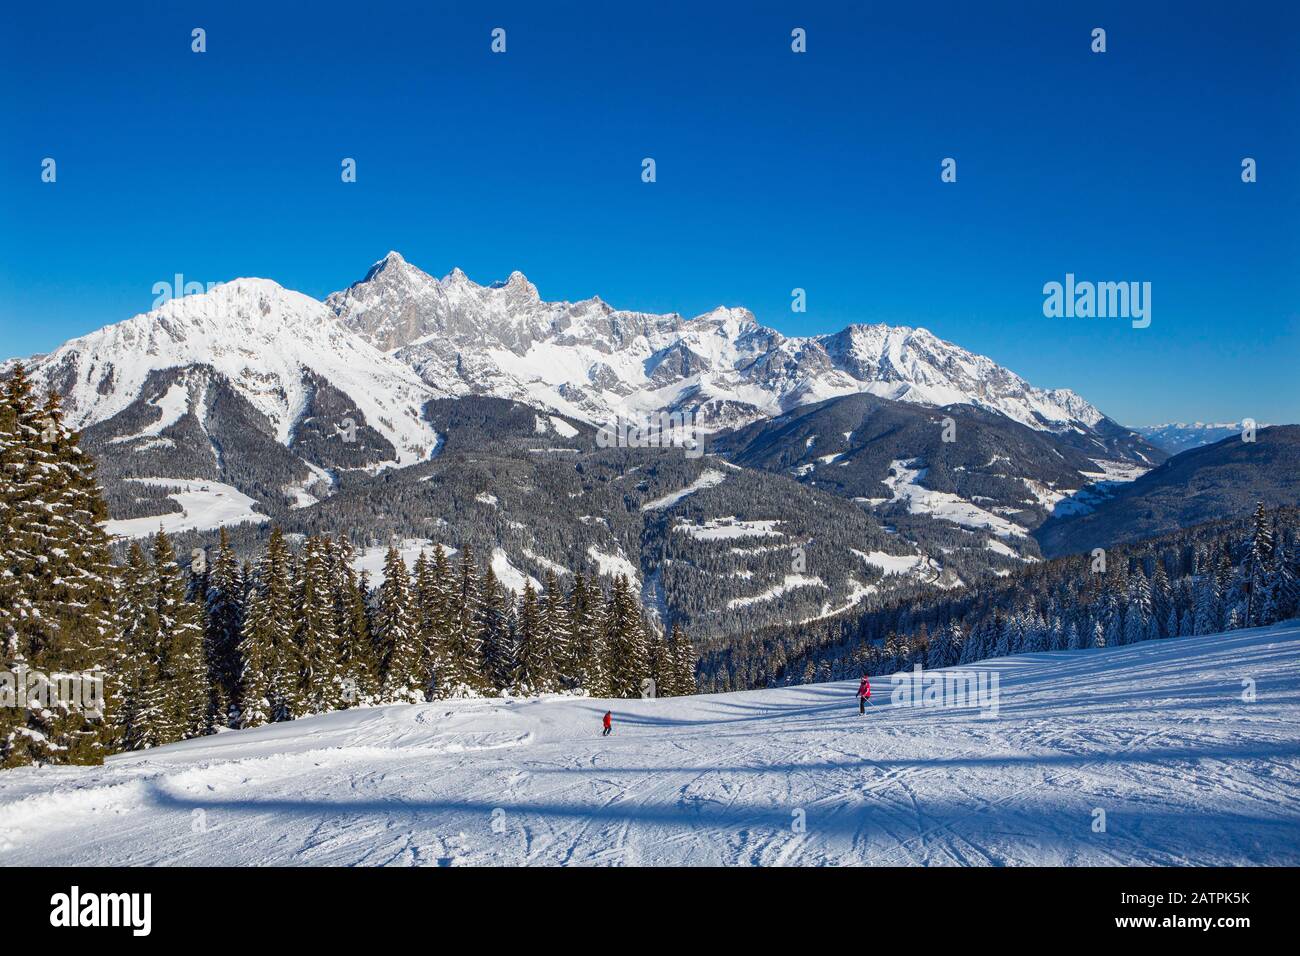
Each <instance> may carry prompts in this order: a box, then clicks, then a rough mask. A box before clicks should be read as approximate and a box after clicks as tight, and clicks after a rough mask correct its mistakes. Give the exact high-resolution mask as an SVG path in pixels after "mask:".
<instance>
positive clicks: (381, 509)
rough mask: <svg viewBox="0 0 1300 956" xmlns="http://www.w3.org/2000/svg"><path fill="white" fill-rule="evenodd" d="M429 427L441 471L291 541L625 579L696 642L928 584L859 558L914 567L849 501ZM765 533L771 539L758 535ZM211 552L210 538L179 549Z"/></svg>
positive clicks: (434, 466)
mask: <svg viewBox="0 0 1300 956" xmlns="http://www.w3.org/2000/svg"><path fill="white" fill-rule="evenodd" d="M428 414H429V420H430V422H431V423H432V424H433V426H434V427H435V428H436V429H437V431H438V432H439V434H441V435H444V436H445V439H446V440H445V443H444V444H443V445H442V446H441V448H440V450H439V453H438V455H437V456H436V457H435V458H434V459H433V460H432V461H429V462H426V463H424V464H421V465H418V466H413V467H411V468H407V469H401V470H392V471H388V472H385V473H384V474H382V475H376V476H373V477H368V478H365V479H361V478H357V479H353V480H350V481H349V482H348V483H346V484H345V486H344V487H342V488H340V489H339V490H337V491H336V492H335V493H334V494H333V495H331V496H329V497H328V498H326V499H323V500H321V501H320V502H319V503H318V504H314V505H310V506H308V507H305V508H302V509H298V510H294V511H292V512H290V513H288V514H284V515H282V516H281V517H280V519H279V524H280V525H281V527H283V529H284V530H285V532H286V533H288V534H291V535H300V534H331V535H338V534H340V533H344V532H346V533H347V534H348V536H349V537H350V538H351V540H352V541H353V542H354V544H356V545H357V547H358V548H359V549H365V550H367V553H370V554H376V555H377V554H381V553H382V548H383V547H384V546H385V545H386V544H387V543H388V542H389V541H397V542H399V543H400V542H402V541H403V540H404V539H408V538H420V539H424V540H426V541H428V542H431V543H432V542H437V543H439V544H441V545H443V546H444V547H445V548H452V547H456V548H458V547H463V546H466V545H468V546H470V547H471V548H472V549H473V552H474V553H475V554H476V555H478V556H479V557H480V558H483V559H485V560H486V558H487V556H489V555H492V556H494V557H497V556H498V552H499V553H500V555H501V556H503V557H497V560H498V561H508V562H509V564H510V565H511V566H512V567H514V568H515V569H517V571H518V572H519V573H518V575H516V576H512V578H513V580H515V581H517V582H518V583H519V584H520V586H522V581H523V578H522V575H523V574H527V575H530V576H531V577H532V578H534V579H536V580H544V579H545V577H546V575H547V572H548V571H554V572H556V573H557V574H558V575H559V579H560V583H561V586H563V587H565V588H566V589H567V588H568V587H569V586H570V585H571V583H572V578H571V575H572V574H573V573H577V572H581V573H585V574H587V575H589V576H594V577H599V578H603V579H604V581H605V583H606V584H608V583H609V580H610V578H611V577H612V576H614V575H616V574H624V575H626V576H627V577H628V578H629V579H630V580H631V582H632V583H633V584H634V586H636V587H639V588H640V590H641V596H642V601H643V604H644V605H645V606H646V608H647V610H648V611H650V612H651V613H657V614H659V615H660V618H661V619H666V618H667V617H669V616H671V618H672V619H673V620H675V621H678V622H680V623H681V624H682V625H683V626H684V627H688V628H690V629H692V631H693V633H699V634H713V635H723V634H736V633H751V632H752V631H753V630H754V629H756V628H759V627H763V626H765V625H769V624H774V623H792V622H796V621H801V620H806V619H811V618H816V617H820V616H823V615H824V614H826V613H829V611H830V610H834V609H848V608H849V607H851V606H853V605H854V604H857V603H858V601H860V600H861V599H863V598H865V597H867V596H869V595H878V596H879V597H882V598H883V597H884V596H885V595H886V593H893V592H895V591H897V590H898V589H899V588H900V587H902V586H904V585H915V584H916V582H917V581H918V580H920V578H919V576H918V577H917V578H916V579H911V578H909V579H907V580H906V581H904V580H891V581H888V582H886V581H883V580H882V573H881V571H880V570H879V569H877V568H873V567H868V566H865V565H863V564H862V563H861V562H860V560H859V559H858V558H856V557H855V555H854V554H853V550H852V549H854V548H857V549H860V550H867V551H883V552H891V553H899V554H902V553H904V550H905V549H906V548H907V547H908V545H907V544H906V543H905V542H903V541H902V540H901V538H900V536H898V535H891V534H889V533H887V532H886V531H885V530H884V529H883V528H882V527H881V525H880V523H879V522H878V521H877V520H876V519H875V518H874V517H873V516H872V515H870V514H868V513H866V512H864V511H863V509H861V508H859V507H858V506H857V505H854V504H853V503H852V502H849V501H846V500H844V499H841V498H837V497H835V496H833V495H830V494H825V493H822V492H820V491H817V490H815V489H809V488H804V487H802V486H800V485H799V484H797V483H796V482H794V481H792V480H791V479H790V478H788V477H786V476H782V475H773V474H768V473H766V472H763V471H757V470H752V469H746V468H737V467H735V466H733V465H730V464H728V463H726V462H724V461H722V460H721V459H718V458H715V457H712V456H710V455H707V454H706V455H704V456H703V457H700V458H695V459H692V458H687V457H686V456H685V455H683V454H682V452H681V450H680V449H663V448H634V449H621V448H609V449H602V448H599V447H598V445H597V443H596V441H595V439H594V432H593V429H591V427H590V426H588V425H586V424H584V423H581V422H573V423H570V422H566V421H565V420H564V419H560V418H559V417H558V416H547V417H545V418H542V417H541V416H538V415H537V414H536V412H535V411H534V409H532V408H531V407H528V406H524V405H520V404H517V403H511V402H507V401H505V400H503V399H495V398H481V397H465V398H460V399H454V400H453V399H446V400H439V401H435V402H432V403H430V405H429V406H428ZM557 420H558V421H559V422H560V423H561V424H563V425H564V426H565V428H564V429H563V430H561V429H559V428H557V427H556V426H555V421H557ZM539 421H540V422H541V423H542V424H543V425H544V427H545V431H539V430H538V423H539ZM568 432H574V433H575V434H567V433H568ZM558 449H563V450H564V451H565V453H564V454H559V453H557V450H558ZM754 528H761V529H763V532H762V533H760V534H757V535H755V534H750V533H749V531H750V529H754ZM267 532H268V528H266V527H246V528H243V529H239V530H237V531H232V538H233V542H234V546H235V548H236V549H237V550H239V551H240V552H241V554H245V555H249V554H252V553H254V552H255V551H256V550H257V549H258V548H260V547H261V546H262V545H263V544H264V539H265V536H266V534H267ZM207 541H208V543H210V541H211V536H210V535H209V536H208V539H207ZM202 543H204V541H203V540H202V536H195V538H194V539H191V538H188V537H187V538H185V539H182V540H181V541H180V542H179V544H180V545H181V546H183V547H194V546H198V545H200V544H202ZM407 553H408V555H410V556H411V557H412V559H413V555H411V553H410V552H407ZM796 565H803V567H804V568H805V570H806V571H807V572H808V573H807V577H809V578H812V577H817V578H818V579H819V581H820V586H819V587H815V588H800V589H795V590H782V591H776V590H774V585H780V584H782V583H783V582H784V581H785V580H786V578H787V576H789V575H791V574H796V573H802V572H800V571H799V569H798V567H797V566H796ZM931 576H933V575H931ZM760 597H761V600H760V599H758V598H760Z"/></svg>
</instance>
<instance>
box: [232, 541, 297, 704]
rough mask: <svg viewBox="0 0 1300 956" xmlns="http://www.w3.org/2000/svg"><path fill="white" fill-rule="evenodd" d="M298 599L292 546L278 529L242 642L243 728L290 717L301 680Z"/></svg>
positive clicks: (255, 581)
mask: <svg viewBox="0 0 1300 956" xmlns="http://www.w3.org/2000/svg"><path fill="white" fill-rule="evenodd" d="M292 600H293V582H292V579H291V578H290V554H289V546H288V545H287V544H286V543H285V540H284V532H283V531H281V530H280V529H279V528H273V529H272V530H271V537H270V539H269V540H268V541H267V546H266V551H265V552H264V553H263V554H262V557H261V558H260V559H259V560H258V562H257V571H256V572H255V574H254V575H253V576H252V583H251V585H250V588H249V594H248V598H247V600H246V603H245V608H246V610H245V614H244V631H243V634H242V635H241V636H240V640H239V657H240V675H239V679H240V690H239V698H240V704H241V712H240V726H241V727H257V726H259V725H261V724H265V723H267V722H269V721H279V720H287V719H288V714H289V707H290V696H291V695H290V690H291V688H293V687H294V685H295V684H296V681H297V666H296V662H295V661H294V659H293V608H292V603H291V602H292Z"/></svg>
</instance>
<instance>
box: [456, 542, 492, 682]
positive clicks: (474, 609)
mask: <svg viewBox="0 0 1300 956" xmlns="http://www.w3.org/2000/svg"><path fill="white" fill-rule="evenodd" d="M480 601H481V596H480V590H479V570H478V563H477V562H476V561H475V559H474V549H473V548H472V547H471V546H470V545H469V544H468V543H467V544H466V545H465V547H464V548H463V549H462V550H461V553H460V564H459V567H458V569H457V575H456V583H455V585H454V586H453V587H452V589H451V594H450V595H449V599H448V611H449V614H448V617H449V621H450V631H451V661H450V670H451V673H452V682H453V687H455V688H456V689H457V691H458V692H463V691H468V692H470V693H481V692H482V691H484V690H485V689H486V688H487V686H488V682H487V678H486V677H485V676H484V674H483V670H482V667H483V647H482V644H481V643H480V642H479V629H478V621H479V613H480V607H479V603H480Z"/></svg>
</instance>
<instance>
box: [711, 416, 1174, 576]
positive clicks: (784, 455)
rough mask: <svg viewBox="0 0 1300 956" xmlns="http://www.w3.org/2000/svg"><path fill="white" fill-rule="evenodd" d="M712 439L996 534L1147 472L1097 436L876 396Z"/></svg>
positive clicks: (1089, 500)
mask: <svg viewBox="0 0 1300 956" xmlns="http://www.w3.org/2000/svg"><path fill="white" fill-rule="evenodd" d="M709 446H710V448H711V449H713V450H715V451H716V452H717V453H718V454H721V455H724V456H726V457H727V458H728V459H729V460H730V461H733V462H735V463H736V464H739V465H744V466H746V467H752V468H763V469H765V470H767V471H773V472H778V473H782V474H787V475H790V476H792V477H794V478H796V479H797V480H798V481H800V482H801V483H803V484H805V485H808V486H811V487H816V488H820V489H822V490H823V491H829V492H832V493H833V494H836V495H840V496H842V497H845V498H849V499H851V500H853V501H855V502H857V503H859V504H860V505H862V506H863V507H865V508H870V509H872V510H873V512H875V513H876V514H878V515H880V516H881V517H884V518H892V516H893V515H894V514H895V513H896V512H897V510H898V508H899V507H902V508H904V509H905V510H906V511H907V512H908V513H910V514H915V515H925V516H929V517H931V518H934V519H935V520H937V521H943V522H948V523H951V524H956V525H958V526H961V527H965V528H970V529H981V530H985V531H988V532H991V533H992V534H993V535H995V536H996V537H997V538H1008V537H1015V538H1020V539H1024V538H1025V537H1026V535H1027V534H1028V532H1029V531H1031V530H1032V529H1034V528H1036V527H1037V526H1038V525H1039V524H1041V523H1042V522H1043V521H1044V520H1046V519H1048V518H1049V517H1051V516H1052V515H1053V514H1057V513H1058V512H1060V511H1062V510H1070V511H1085V510H1088V509H1089V508H1091V507H1093V506H1095V504H1096V503H1098V502H1100V501H1102V500H1103V499H1104V498H1105V497H1106V495H1108V494H1109V493H1111V492H1112V490H1113V487H1114V484H1115V483H1117V482H1118V481H1120V480H1121V479H1127V480H1131V479H1132V478H1133V477H1136V475H1139V474H1141V473H1142V472H1143V471H1145V470H1146V468H1145V466H1143V465H1140V464H1137V463H1132V462H1127V463H1122V466H1121V464H1117V463H1112V462H1111V460H1110V459H1109V458H1105V457H1090V454H1091V456H1100V455H1106V454H1107V453H1108V451H1109V448H1108V447H1107V446H1106V445H1105V444H1104V443H1102V442H1100V441H1098V442H1097V443H1096V444H1093V445H1092V446H1091V447H1088V448H1087V449H1086V450H1083V449H1080V448H1078V447H1076V446H1075V444H1074V443H1073V442H1072V441H1069V440H1067V439H1066V438H1065V436H1063V435H1062V434H1060V433H1057V432H1049V431H1041V430H1037V429H1033V428H1029V427H1027V426H1025V425H1022V424H1020V423H1018V422H1015V421H1011V420H1010V419H1008V418H1007V417H1006V416H1004V415H999V414H996V413H993V412H989V411H987V410H985V409H981V408H977V407H975V406H972V405H969V404H957V405H948V406H945V407H942V408H928V407H925V406H921V405H915V404H912V403H908V402H897V401H891V400H889V399H883V398H879V397H877V396H873V395H846V396H843V397H840V398H835V399H831V400H829V401H826V402H819V403H817V404H815V405H804V406H801V407H799V408H796V409H792V410H791V411H789V412H786V413H785V414H784V415H780V416H778V417H776V418H770V419H765V420H763V421H759V422H754V423H752V424H750V425H747V426H745V427H743V428H740V429H736V430H735V431H732V432H729V433H725V434H722V435H718V436H715V437H713V438H712V439H711V441H710V442H709ZM1160 454H1161V453H1159V452H1158V451H1156V450H1155V449H1151V456H1152V457H1159V456H1160ZM1103 479H1107V482H1109V483H1106V482H1103ZM1025 543H1027V542H1025ZM976 544H977V545H978V546H980V547H983V546H984V545H983V543H982V542H976ZM1031 552H1032V554H1031V556H1036V550H1035V549H1033V548H1032V546H1031Z"/></svg>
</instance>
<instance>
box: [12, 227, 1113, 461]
mask: <svg viewBox="0 0 1300 956" xmlns="http://www.w3.org/2000/svg"><path fill="white" fill-rule="evenodd" d="M29 364H30V366H31V371H32V372H33V374H34V377H35V378H36V379H37V380H38V381H39V382H41V383H42V384H44V385H46V386H48V387H52V388H56V389H58V390H59V391H60V392H61V393H62V394H63V395H64V396H65V403H66V407H67V409H68V412H69V416H70V419H71V421H72V422H73V423H74V424H76V425H77V426H80V427H86V426H89V425H93V424H96V423H100V422H105V421H107V420H109V419H111V418H113V416H115V415H118V414H119V413H121V412H123V411H124V410H125V409H127V408H128V407H130V406H131V405H132V404H133V403H136V402H139V401H145V402H146V403H152V404H154V405H156V407H157V408H158V409H159V413H160V414H161V415H162V417H163V418H166V417H167V416H168V415H172V416H176V415H177V414H179V413H183V411H184V410H182V409H181V408H180V406H181V404H182V396H181V395H180V393H179V391H177V392H174V393H168V394H164V395H162V396H157V395H149V396H146V395H144V394H143V392H144V390H145V383H146V382H147V381H148V379H149V376H150V374H151V373H155V372H160V371H163V370H168V369H175V368H187V367H193V366H207V367H209V368H211V369H212V370H213V371H214V372H215V373H216V374H217V375H219V376H221V377H223V378H224V379H226V380H227V381H228V382H229V384H230V386H231V387H232V388H233V389H234V391H235V392H236V393H238V394H239V395H240V396H241V397H242V398H244V399H245V400H247V401H248V402H249V403H250V404H251V405H252V406H253V408H254V409H256V411H257V412H258V413H259V414H260V416H261V417H262V418H263V419H264V423H265V426H266V430H267V431H268V433H269V434H272V435H274V436H275V438H276V440H277V441H279V443H280V444H282V445H284V446H286V447H288V446H291V445H292V443H293V440H294V436H295V431H296V429H297V428H298V426H299V425H300V423H301V420H302V417H303V414H304V411H305V410H306V409H307V408H308V404H309V402H308V400H309V398H310V395H311V392H312V388H313V384H312V383H313V382H324V383H326V384H327V385H329V386H330V387H332V388H333V389H335V390H337V391H338V392H340V393H342V394H343V395H344V396H346V397H347V398H348V399H350V401H351V402H352V403H353V404H355V406H356V409H357V411H359V412H360V414H361V415H362V416H363V417H364V420H365V423H366V424H367V425H369V426H370V427H372V428H374V429H375V430H376V431H377V432H378V433H380V434H381V435H382V436H383V438H384V439H385V440H386V441H387V442H388V443H389V444H391V445H392V447H393V449H394V452H393V457H392V463H393V464H396V465H404V464H408V463H410V462H412V461H415V460H417V459H419V458H421V457H427V456H428V455H429V454H430V453H431V452H432V451H433V449H434V447H435V442H436V436H434V435H433V433H432V432H431V431H430V429H429V428H428V426H427V424H426V423H425V421H424V416H423V414H422V409H423V405H424V403H425V402H427V401H428V400H429V399H432V398H438V397H454V396H461V395H470V394H474V395H489V396H495V397H500V398H507V399H511V400H515V401H522V402H525V403H528V404H531V405H534V406H543V407H546V408H548V409H551V410H554V411H557V412H560V413H562V414H564V415H568V416H570V417H573V418H576V419H579V420H582V421H587V422H591V423H602V422H605V421H609V420H611V419H613V418H615V417H616V416H637V415H644V414H647V413H650V412H658V411H682V412H689V413H691V414H693V415H695V416H697V421H698V423H700V424H701V425H702V426H703V427H706V428H709V429H718V428H725V427H734V426H737V425H742V424H746V423H748V422H752V421H756V420H760V419H763V418H766V417H770V416H774V415H779V414H781V413H783V412H785V411H787V410H789V409H791V408H794V407H797V406H800V405H804V404H808V403H812V402H819V401H823V400H825V399H828V398H832V397H836V396H840V395H848V394H855V393H863V392H865V393H869V394H872V395H877V396H881V397H884V398H889V399H894V400H901V401H905V402H912V403H918V404H921V405H929V406H941V405H947V404H951V403H969V404H972V405H975V406H978V407H981V408H984V409H987V410H989V411H993V412H996V413H998V414H1001V415H1004V416H1006V417H1007V418H1009V419H1011V420H1013V421H1016V422H1019V423H1021V424H1024V425H1027V426H1029V427H1030V428H1034V429H1037V430H1041V431H1051V432H1058V433H1067V432H1069V433H1076V434H1083V435H1087V434H1089V433H1092V432H1094V431H1096V430H1098V429H1099V428H1105V427H1109V428H1112V429H1117V428H1118V426H1114V424H1113V423H1111V422H1110V421H1109V419H1107V418H1106V417H1105V416H1104V415H1103V414H1102V413H1101V412H1100V411H1099V410H1098V409H1097V408H1096V407H1094V406H1093V405H1091V404H1090V403H1089V402H1087V401H1086V400H1084V399H1083V398H1081V397H1080V396H1079V395H1077V394H1075V393H1074V392H1072V391H1070V390H1068V389H1045V388H1038V387H1035V386H1033V385H1030V384H1029V383H1028V382H1026V381H1025V380H1024V379H1023V378H1021V377H1020V376H1018V375H1016V374H1015V373H1014V372H1011V371H1009V370H1008V369H1005V368H1003V367H1001V366H999V365H997V364H996V363H995V362H993V361H992V360H991V359H988V358H986V357H983V356H979V355H975V354H973V353H971V352H968V351H967V350H965V349H962V348H960V347H959V346H956V345H953V344H952V343H949V342H945V341H943V340H941V339H939V338H937V337H936V336H934V335H932V334H931V333H930V332H928V331H926V330H925V329H920V328H915V329H914V328H906V327H891V326H887V325H852V326H849V327H848V328H846V329H844V330H842V331H840V332H838V333H835V334H832V335H822V336H811V337H803V338H799V337H787V336H784V335H782V334H781V333H779V332H777V331H775V330H773V329H769V328H766V327H765V326H763V325H760V324H759V323H758V322H757V321H756V320H755V318H754V316H753V314H752V313H750V312H749V311H747V310H745V309H737V308H717V309H714V310H712V311H710V312H706V313H704V314H703V315H699V316H695V317H694V318H686V317H683V316H681V315H677V314H667V315H654V314H649V313H642V312H629V311H624V310H620V309H616V308H614V307H612V306H610V305H608V304H606V303H605V302H603V301H601V300H600V299H599V298H591V299H586V300H583V301H581V302H548V301H546V300H544V299H542V298H541V297H540V295H539V294H538V291H537V289H536V287H535V286H533V285H532V283H530V282H529V281H528V280H527V279H526V278H525V277H524V276H523V275H522V274H520V273H518V272H515V273H513V274H512V275H511V276H510V278H509V279H508V280H506V281H505V282H500V283H494V284H492V285H486V286H484V285H479V284H477V283H475V282H473V281H471V280H470V279H469V278H468V277H467V276H466V275H465V274H464V273H463V272H461V271H460V270H458V269H457V270H453V271H452V272H451V273H450V274H448V275H447V276H445V277H444V278H442V279H435V278H433V277H432V276H430V275H428V274H426V273H425V272H423V271H421V270H420V269H418V268H416V267H415V266H413V265H411V264H410V263H408V262H406V260H404V259H403V258H402V257H401V256H400V255H398V254H397V253H395V252H391V253H389V254H388V255H387V256H385V257H384V258H383V259H382V260H380V261H379V262H377V263H376V264H375V265H374V266H372V267H371V269H370V270H369V271H368V272H367V273H366V275H365V277H364V278H363V279H361V280H360V281H359V282H357V283H355V284H353V285H352V286H350V287H348V288H347V289H345V290H342V291H340V292H336V293H334V294H333V295H330V296H329V297H327V299H326V300H325V302H323V303H322V302H319V301H317V300H315V299H312V298H310V297H308V296H305V295H302V294H301V293H297V292H293V291H291V290H288V289H285V288H282V287H281V286H279V285H277V284H276V283H275V282H273V281H271V280H268V279H236V280H234V281H231V282H228V283H224V284H220V285H217V286H215V287H213V288H211V289H210V290H209V291H206V292H203V293H200V294H197V295H190V296H185V297H183V298H178V299H173V300H171V301H168V302H166V303H164V304H163V305H162V306H161V307H160V308H157V309H155V310H154V311H152V312H149V313H146V314H143V315H138V316H135V317H134V318H131V319H128V320H126V321H125V322H121V323H117V324H115V325H110V326H108V327H106V328H103V329H100V330H99V331H96V332H93V333H90V334H89V335H85V336H82V337H80V338H77V339H74V340H72V341H70V342H68V343H66V344H65V345H63V346H62V347H60V348H59V349H57V350H55V351H54V352H52V353H50V354H49V355H45V356H37V357H35V358H33V359H31V360H30V363H29ZM174 387H175V388H179V387H180V386H174ZM200 398H201V396H197V395H195V396H192V397H191V399H190V400H189V402H188V403H187V405H186V408H187V409H190V410H193V404H194V402H196V401H199V400H200ZM197 410H198V411H202V409H197ZM146 417H148V416H146ZM155 417H156V416H155ZM155 424H156V423H155ZM336 424H337V423H336ZM158 430H159V429H158V428H156V427H155V428H153V429H152V431H153V432H155V433H156V432H157V431H158ZM121 437H124V438H125V437H129V436H121Z"/></svg>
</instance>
